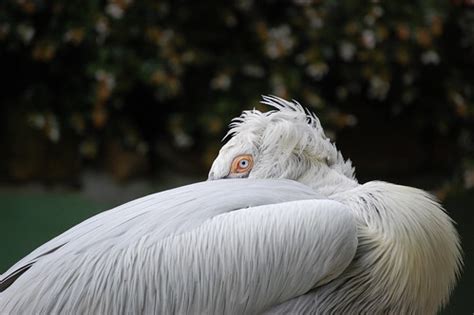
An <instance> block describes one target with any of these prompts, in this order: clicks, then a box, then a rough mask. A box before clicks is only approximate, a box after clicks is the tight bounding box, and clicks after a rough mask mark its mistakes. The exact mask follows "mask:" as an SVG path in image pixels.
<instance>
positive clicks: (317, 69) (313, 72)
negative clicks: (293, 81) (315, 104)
mask: <svg viewBox="0 0 474 315" xmlns="http://www.w3.org/2000/svg"><path fill="white" fill-rule="evenodd" d="M328 71H329V67H328V65H327V64H325V63H324V62H318V63H316V64H310V65H308V67H306V73H308V75H310V76H311V77H313V78H314V79H316V80H321V79H322V78H323V77H324V76H325V75H326V73H328Z"/></svg>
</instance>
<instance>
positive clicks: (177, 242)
mask: <svg viewBox="0 0 474 315" xmlns="http://www.w3.org/2000/svg"><path fill="white" fill-rule="evenodd" d="M265 102H266V103H268V104H269V105H272V106H275V107H277V109H278V111H275V112H269V113H260V112H258V111H251V112H246V113H244V114H243V115H242V116H241V117H240V118H239V119H238V120H237V121H236V122H235V123H234V125H233V129H232V133H233V134H234V137H233V138H232V139H231V140H230V141H229V142H228V143H227V144H226V145H225V146H224V147H223V148H222V150H221V152H220V154H219V156H218V157H217V159H216V160H215V162H214V164H213V166H212V168H211V171H210V174H209V179H211V181H207V182H203V183H197V184H194V185H189V186H184V187H181V188H177V189H174V190H169V191H165V192H162V193H158V194H154V195H150V196H147V197H143V198H141V199H137V200H135V201H133V202H130V203H127V204H125V205H122V206H120V207H117V208H115V209H112V210H109V211H106V212H104V213H101V214H99V215H97V216H95V217H92V218H90V219H89V220H86V221H84V222H82V223H81V224H79V225H77V226H75V227H73V228H72V229H70V230H69V231H66V232H65V233H63V234H62V235H60V236H58V237H57V238H55V239H53V240H51V241H50V242H48V243H46V244H45V245H43V246H41V247H39V248H38V249H37V250H35V251H33V252H32V253H31V254H29V255H28V256H26V257H25V258H24V259H22V260H20V261H19V262H18V263H17V264H15V265H14V266H13V267H12V268H10V270H8V271H7V272H6V273H4V274H3V275H2V276H0V290H1V291H3V292H0V313H2V314H3V313H5V314H30V313H35V314H36V313H44V314H51V313H65V314H69V313H78V314H84V313H98V314H117V313H127V314H131V313H142V314H151V313H154V314H255V313H270V314H289V313H291V314H330V313H335V314H340V313H347V314H355V313H369V314H379V313H384V314H386V313H390V314H434V313H436V312H437V311H438V310H439V309H440V308H441V307H442V306H443V305H445V304H446V302H447V300H448V298H449V294H450V292H451V290H452V288H453V286H454V284H455V281H456V278H457V275H458V273H459V270H460V264H461V263H460V247H459V240H458V236H457V233H456V231H455V229H454V227H453V224H452V222H451V220H450V218H449V217H448V216H447V215H446V214H445V212H444V211H443V209H442V208H441V206H440V205H439V204H438V203H437V202H436V201H434V200H433V199H432V197H431V196H430V195H428V194H427V193H425V192H423V191H421V190H418V189H415V188H410V187H405V186H398V185H393V184H389V183H384V182H369V183H366V184H363V185H361V184H359V183H358V182H357V180H356V179H355V177H354V176H353V169H352V166H351V164H350V161H345V160H344V159H343V158H342V155H341V154H340V153H339V152H338V151H337V150H336V148H335V147H334V145H333V144H332V143H330V142H329V140H327V139H326V138H325V136H324V133H323V131H322V129H321V127H320V125H319V121H317V119H316V118H315V117H314V116H312V115H308V114H306V113H305V112H304V110H303V109H302V108H301V107H300V106H299V105H298V104H295V103H289V102H286V101H283V100H281V99H276V98H265ZM246 177H248V178H246ZM222 178H235V179H224V180H215V179H222ZM243 178H245V179H243Z"/></svg>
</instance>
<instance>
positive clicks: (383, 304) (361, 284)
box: [327, 182, 460, 314]
mask: <svg viewBox="0 0 474 315" xmlns="http://www.w3.org/2000/svg"><path fill="white" fill-rule="evenodd" d="M331 199H334V200H337V201H339V202H341V203H343V204H345V205H346V206H348V208H350V209H351V210H352V211H353V212H354V214H355V215H356V217H357V219H358V221H359V224H358V229H359V237H358V239H359V245H358V249H357V253H356V257H354V261H353V262H352V263H351V265H350V266H349V268H348V269H347V270H346V271H345V272H344V274H343V275H342V276H341V277H340V282H337V281H335V282H334V283H332V284H330V285H328V287H327V290H330V291H332V290H334V291H333V293H332V294H334V295H336V296H337V298H338V299H340V302H341V303H340V307H341V309H344V308H343V306H341V305H343V304H344V303H346V304H347V305H360V306H361V307H363V308H362V309H365V311H368V313H398V314H404V313H416V314H434V313H436V311H438V310H439V309H440V307H441V306H442V305H444V304H446V302H447V300H448V297H449V294H450V292H451V290H452V288H453V285H454V283H455V281H456V277H457V274H458V272H459V269H460V247H459V240H458V236H457V233H456V230H455V229H454V226H453V224H452V221H451V219H450V218H449V217H448V216H447V215H446V213H445V212H444V211H443V210H442V208H441V206H440V205H439V204H438V203H436V202H435V201H434V200H433V199H432V198H431V197H430V196H429V195H428V194H427V193H425V192H423V191H421V190H418V189H415V188H411V187H405V186H399V185H393V184H389V183H384V182H369V183H366V184H364V185H358V186H357V187H355V188H353V189H349V190H347V191H341V192H339V193H336V194H333V195H332V196H331ZM353 290H357V291H358V293H359V294H358V295H354V292H353ZM354 296H358V297H359V298H358V299H357V300H352V299H351V297H354ZM370 310H372V311H371V312H369V311H370ZM336 313H337V312H336Z"/></svg>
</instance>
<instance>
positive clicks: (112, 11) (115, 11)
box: [105, 3, 124, 19]
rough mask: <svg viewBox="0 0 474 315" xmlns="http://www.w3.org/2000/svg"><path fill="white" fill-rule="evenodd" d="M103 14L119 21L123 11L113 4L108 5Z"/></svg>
mask: <svg viewBox="0 0 474 315" xmlns="http://www.w3.org/2000/svg"><path fill="white" fill-rule="evenodd" d="M105 12H107V14H108V15H110V16H111V17H113V18H114V19H120V18H122V16H123V13H124V12H123V9H122V8H121V7H120V6H118V5H117V4H115V3H109V4H107V6H106V7H105Z"/></svg>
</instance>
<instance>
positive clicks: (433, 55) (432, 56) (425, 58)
mask: <svg viewBox="0 0 474 315" xmlns="http://www.w3.org/2000/svg"><path fill="white" fill-rule="evenodd" d="M421 62H422V63H424V64H425V65H427V64H433V65H437V64H439V62H440V57H439V55H438V53H437V52H436V51H434V50H428V51H425V52H424V53H423V54H422V55H421Z"/></svg>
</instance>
